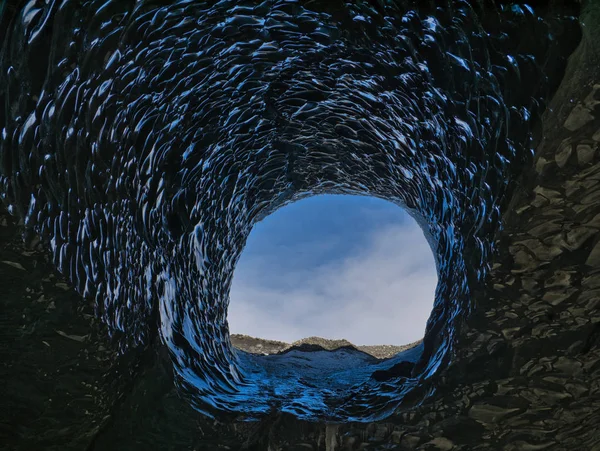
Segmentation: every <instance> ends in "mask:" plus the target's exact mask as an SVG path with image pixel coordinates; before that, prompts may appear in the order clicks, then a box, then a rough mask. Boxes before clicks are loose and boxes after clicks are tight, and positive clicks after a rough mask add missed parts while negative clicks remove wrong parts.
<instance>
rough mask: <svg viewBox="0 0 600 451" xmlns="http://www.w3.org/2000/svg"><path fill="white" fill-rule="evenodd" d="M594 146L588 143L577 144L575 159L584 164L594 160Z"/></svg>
mask: <svg viewBox="0 0 600 451" xmlns="http://www.w3.org/2000/svg"><path fill="white" fill-rule="evenodd" d="M595 153H596V148H595V147H592V146H591V145H589V144H578V145H577V161H578V162H579V164H580V165H586V164H589V163H591V162H592V161H593V160H594V154H595Z"/></svg>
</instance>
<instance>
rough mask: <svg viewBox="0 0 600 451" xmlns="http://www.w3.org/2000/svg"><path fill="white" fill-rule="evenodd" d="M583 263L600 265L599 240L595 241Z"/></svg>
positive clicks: (596, 266) (594, 265)
mask: <svg viewBox="0 0 600 451" xmlns="http://www.w3.org/2000/svg"><path fill="white" fill-rule="evenodd" d="M585 264H586V265H588V266H593V267H594V268H598V267H600V241H598V242H596V244H595V245H594V247H593V248H592V251H591V252H590V254H589V255H588V258H587V260H586V261H585Z"/></svg>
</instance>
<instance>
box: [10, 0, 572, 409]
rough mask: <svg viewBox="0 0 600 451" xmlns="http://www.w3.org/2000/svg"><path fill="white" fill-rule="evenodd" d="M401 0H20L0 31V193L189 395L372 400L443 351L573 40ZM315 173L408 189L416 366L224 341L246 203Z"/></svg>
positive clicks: (199, 399) (375, 190)
mask: <svg viewBox="0 0 600 451" xmlns="http://www.w3.org/2000/svg"><path fill="white" fill-rule="evenodd" d="M418 3H419V2H414V3H411V2H398V3H396V4H394V6H391V5H388V6H385V7H383V6H381V3H380V2H371V3H366V2H365V3H361V4H354V3H348V4H346V3H343V2H332V3H330V2H323V3H316V2H295V1H282V0H281V1H270V2H267V1H265V2H262V3H255V2H241V3H240V2H234V1H227V0H223V1H220V2H189V1H183V0H180V1H174V2H172V3H171V4H169V5H157V4H156V3H155V2H151V1H143V0H142V1H139V2H136V3H135V5H134V4H132V3H130V2H123V1H116V0H114V1H111V0H103V1H87V2H85V3H84V4H83V6H81V7H76V6H75V2H74V1H71V0H66V1H62V2H53V1H51V2H48V4H44V5H43V6H39V5H38V4H37V3H36V2H29V3H28V4H27V5H26V7H25V8H24V9H23V11H22V13H21V15H20V16H19V17H18V19H17V20H16V21H15V23H14V26H13V28H12V29H11V30H10V32H9V33H8V39H7V40H6V42H5V45H4V47H3V51H2V59H1V61H0V103H1V104H2V105H3V108H2V109H0V127H1V128H2V130H1V132H0V146H1V147H0V158H1V160H0V173H1V175H2V177H1V178H0V191H1V193H2V197H3V200H4V201H5V202H6V203H7V204H8V205H9V210H10V211H11V213H13V214H19V215H21V216H23V217H24V218H25V222H26V226H27V227H28V228H29V229H30V230H32V231H33V232H35V233H39V234H40V235H41V236H42V237H43V238H44V239H45V240H46V242H47V243H48V245H49V247H50V248H51V250H52V252H53V254H54V260H55V261H54V262H55V265H56V266H57V268H58V269H59V270H60V271H62V272H63V273H65V274H66V275H67V276H68V277H69V278H70V279H71V280H72V282H73V284H74V285H75V287H76V288H77V289H78V291H79V292H80V293H82V294H83V295H85V296H91V297H95V299H96V303H97V306H98V312H97V313H98V315H100V316H101V317H102V319H103V320H104V321H105V322H106V323H107V325H108V326H109V327H110V328H111V330H112V333H113V335H114V336H115V338H116V339H117V340H118V341H119V342H120V344H121V346H122V349H123V351H124V352H128V351H129V352H131V350H132V349H134V348H135V347H136V346H143V345H145V344H147V343H148V342H149V339H150V338H151V337H152V336H153V335H154V334H156V333H158V334H160V337H161V341H162V342H163V343H164V344H165V345H166V346H167V347H168V349H169V351H170V354H171V357H172V360H173V365H174V369H175V371H176V373H177V375H178V378H177V382H178V384H179V386H180V388H181V391H182V393H184V394H185V395H186V396H187V397H188V399H189V400H190V402H192V403H193V404H194V405H195V406H196V407H197V408H198V410H200V411H202V412H205V413H208V414H218V413H219V412H239V413H243V414H245V415H248V416H256V415H261V414H262V413H264V412H266V411H269V410H271V409H272V408H276V409H281V410H284V411H288V412H293V413H294V414H295V415H297V416H298V417H301V418H307V419H327V420H330V421H346V420H356V421H370V420H376V419H380V418H383V417H385V416H387V415H390V414H391V413H392V412H394V410H395V409H396V408H397V407H398V406H401V405H402V401H403V399H404V397H405V395H406V394H411V400H412V401H411V402H416V401H415V400H419V399H423V398H424V397H426V396H427V395H428V393H431V392H432V391H431V390H429V389H428V384H430V383H431V382H432V380H433V379H435V378H434V376H435V375H436V373H438V372H440V371H443V370H444V369H445V368H446V367H447V366H448V365H449V363H450V362H451V361H452V349H453V346H455V344H456V337H457V330H458V329H457V328H458V326H459V325H460V324H461V321H462V320H463V319H464V318H466V317H467V316H468V314H469V312H470V311H471V310H472V309H473V308H474V307H475V306H474V305H473V303H471V300H470V297H469V294H470V292H471V291H472V290H473V289H474V288H476V287H477V286H478V284H479V283H480V282H481V281H482V280H483V278H484V276H485V273H486V270H487V266H488V265H487V261H488V257H489V255H490V252H491V251H492V237H493V234H494V232H495V231H496V230H497V229H498V227H499V226H500V210H501V207H502V205H503V203H504V202H505V200H506V198H507V196H508V194H509V193H510V191H511V189H512V188H513V182H514V180H515V178H516V176H517V175H518V174H519V172H520V171H521V169H522V168H523V165H524V164H527V163H528V162H529V159H530V156H531V148H532V146H533V144H534V142H535V141H534V138H535V137H534V136H532V133H531V123H532V121H534V120H535V119H536V118H537V117H538V115H539V113H540V112H541V111H542V109H543V106H544V98H545V97H547V96H548V95H549V94H550V93H551V92H552V90H553V89H554V88H555V87H556V84H557V82H558V81H559V77H560V76H561V71H562V67H563V64H564V57H565V56H566V55H567V53H568V51H570V48H567V47H566V46H565V45H563V44H561V43H562V42H565V41H564V40H561V39H558V37H557V36H556V33H562V32H564V33H565V34H566V35H569V33H571V35H576V33H573V27H575V21H574V20H573V19H567V18H564V17H560V16H558V15H557V17H556V18H551V19H549V20H548V22H544V21H543V20H541V19H540V18H538V17H537V16H536V15H535V13H534V12H533V11H532V10H531V9H529V8H527V7H519V6H514V7H511V8H505V9H503V10H502V11H500V12H498V13H494V12H485V13H481V14H480V18H479V19H480V20H479V19H477V17H475V16H476V14H475V12H474V11H473V10H472V9H471V8H470V6H469V4H468V3H467V2H462V1H456V2H451V3H452V6H451V7H450V6H448V7H446V8H438V9H427V8H426V7H424V6H422V5H421V6H420V8H421V9H420V10H417V9H415V6H414V5H416V4H418ZM543 73H545V74H547V76H548V77H550V78H549V79H547V78H545V77H543V76H542V74H543ZM515 87H517V88H518V89H515ZM325 193H330V194H336V193H337V194H357V195H368V196H375V197H380V198H383V199H387V200H389V201H391V202H394V203H396V204H398V205H400V206H403V207H406V208H407V210H408V211H409V212H411V214H412V215H413V216H414V217H415V219H417V220H418V221H419V223H420V224H421V225H422V226H423V228H424V231H425V232H426V235H427V236H428V238H429V239H430V240H431V243H432V244H433V248H434V249H436V260H437V263H438V271H439V284H438V288H437V291H436V301H435V307H434V310H433V312H432V316H431V318H430V320H429V322H428V325H427V330H426V334H425V340H424V345H423V347H422V348H419V349H420V353H419V356H418V357H417V356H415V355H414V354H411V356H410V360H412V361H415V360H416V364H415V365H414V366H411V365H410V364H409V367H410V368H412V369H411V370H410V371H407V370H406V369H404V370H402V372H401V373H402V374H400V373H398V374H397V375H395V376H394V375H393V374H392V376H390V377H389V378H381V377H378V378H374V377H372V375H373V373H374V372H375V371H376V370H378V369H381V368H380V366H381V365H384V366H385V365H392V366H393V364H394V362H396V361H398V362H399V361H400V360H402V359H404V357H403V356H402V355H399V356H397V357H395V358H394V359H392V360H391V361H389V362H379V363H374V362H373V363H372V362H371V361H370V360H368V358H366V357H365V356H364V355H362V354H356V353H348V354H347V355H344V354H343V353H342V354H340V353H337V354H325V353H315V354H312V355H310V356H307V357H306V358H307V359H309V360H308V361H307V360H303V358H302V356H301V355H294V354H291V355H287V356H285V355H284V356H273V357H257V356H248V355H245V354H240V353H239V352H237V351H235V350H234V349H233V348H232V347H231V343H230V340H229V332H228V327H227V321H226V318H227V305H228V292H229V288H230V284H231V278H232V274H233V270H234V267H235V264H236V262H237V260H238V258H239V256H240V254H241V252H242V249H243V246H244V243H245V241H246V238H247V237H248V235H249V233H250V230H251V229H252V226H253V224H255V223H256V222H257V221H258V220H260V219H262V218H264V217H265V216H266V215H268V214H270V213H272V212H273V211H275V210H276V209H277V208H280V207H281V206H283V205H285V204H287V203H289V202H294V201H296V200H298V199H301V198H304V197H307V196H312V195H315V194H325ZM155 315H156V316H157V317H158V323H159V326H158V330H156V327H155V324H156V321H155V320H154V318H155ZM415 352H416V351H415ZM386 368H387V367H386ZM402 368H406V367H402ZM392 373H393V372H392Z"/></svg>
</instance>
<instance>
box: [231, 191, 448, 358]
mask: <svg viewBox="0 0 600 451" xmlns="http://www.w3.org/2000/svg"><path fill="white" fill-rule="evenodd" d="M436 285H437V268H436V265H435V259H434V258H433V254H432V249H431V246H430V243H429V242H428V241H427V239H426V238H425V236H424V234H423V231H422V229H421V227H420V226H419V225H418V224H417V223H416V222H415V221H414V219H413V218H412V217H411V216H410V215H408V213H406V212H405V210H404V209H402V208H401V207H399V206H398V205H395V204H393V203H391V202H387V201H384V200H382V199H378V198H375V197H367V196H344V195H321V196H313V197H310V198H307V199H303V200H301V201H299V202H295V203H293V204H290V205H287V206H285V207H283V208H280V209H278V210H277V211H276V212H274V213H272V214H271V215H269V216H268V217H266V218H265V219H263V220H262V221H260V222H259V223H257V224H256V225H255V226H254V227H253V230H252V232H251V233H250V235H249V238H248V240H247V242H246V244H245V246H244V250H243V251H242V255H241V257H240V259H239V261H238V262H237V264H236V267H235V270H234V276H233V282H232V286H231V290H230V293H229V294H230V296H229V298H230V300H229V308H228V315H227V318H228V323H229V331H230V336H231V339H232V344H233V346H234V347H236V348H238V349H240V350H242V351H247V352H250V353H255V354H263V355H264V354H275V353H278V352H281V351H283V350H286V349H289V348H290V347H291V346H296V347H299V346H301V345H305V346H306V345H313V346H315V347H316V349H318V348H319V346H323V347H325V348H326V349H336V348H339V347H343V346H350V345H354V346H357V347H358V348H359V349H360V350H361V351H363V352H365V353H367V354H370V355H373V356H375V357H377V358H387V357H391V356H393V355H395V354H397V353H398V352H400V351H402V350H404V349H406V348H407V347H413V346H414V345H416V344H418V343H419V342H420V341H422V338H423V334H424V331H425V324H426V322H427V319H428V318H429V315H430V314H431V308H432V306H433V299H434V296H435V288H436Z"/></svg>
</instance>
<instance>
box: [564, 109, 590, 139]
mask: <svg viewBox="0 0 600 451" xmlns="http://www.w3.org/2000/svg"><path fill="white" fill-rule="evenodd" d="M593 120H594V116H592V114H591V111H590V110H589V109H588V108H586V107H585V106H583V105H582V104H581V103H578V104H577V105H575V108H573V110H572V111H571V114H569V117H568V118H567V120H566V121H565V123H564V127H565V128H566V129H567V130H570V131H572V132H574V131H576V130H579V129H580V128H581V127H583V126H584V125H586V124H589V123H590V122H591V121H593Z"/></svg>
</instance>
